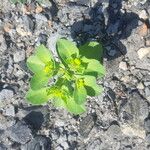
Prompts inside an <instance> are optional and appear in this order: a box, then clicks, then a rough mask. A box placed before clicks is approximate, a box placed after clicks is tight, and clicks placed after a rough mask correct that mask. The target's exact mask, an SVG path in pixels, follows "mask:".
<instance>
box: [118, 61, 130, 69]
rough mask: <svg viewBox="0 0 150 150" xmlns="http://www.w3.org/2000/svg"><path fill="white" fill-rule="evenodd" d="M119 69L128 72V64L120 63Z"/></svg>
mask: <svg viewBox="0 0 150 150" xmlns="http://www.w3.org/2000/svg"><path fill="white" fill-rule="evenodd" d="M119 68H120V69H122V70H124V71H126V70H128V66H127V63H126V62H123V61H122V62H120V63H119Z"/></svg>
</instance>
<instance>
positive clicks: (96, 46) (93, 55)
mask: <svg viewBox="0 0 150 150" xmlns="http://www.w3.org/2000/svg"><path fill="white" fill-rule="evenodd" d="M79 53H80V55H81V56H85V57H86V58H88V59H96V60H98V61H102V57H103V47H102V44H100V43H98V42H95V41H92V42H87V43H86V44H84V45H82V46H80V47H79Z"/></svg>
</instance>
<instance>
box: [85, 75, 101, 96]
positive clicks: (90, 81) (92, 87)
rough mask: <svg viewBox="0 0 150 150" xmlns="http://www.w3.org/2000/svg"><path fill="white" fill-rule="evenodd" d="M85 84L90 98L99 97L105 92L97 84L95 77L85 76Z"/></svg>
mask: <svg viewBox="0 0 150 150" xmlns="http://www.w3.org/2000/svg"><path fill="white" fill-rule="evenodd" d="M84 82H85V88H86V90H87V94H88V95H89V96H97V95H99V94H100V93H101V92H102V91H103V88H102V87H101V86H99V85H98V84H97V83H96V78H95V77H93V76H88V75H86V76H84Z"/></svg>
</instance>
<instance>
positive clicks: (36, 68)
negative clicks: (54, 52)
mask: <svg viewBox="0 0 150 150" xmlns="http://www.w3.org/2000/svg"><path fill="white" fill-rule="evenodd" d="M27 66H28V68H29V69H30V70H31V71H32V72H33V73H40V72H41V71H43V69H44V67H45V64H44V63H43V62H42V61H41V60H40V59H39V58H38V57H37V56H34V55H32V56H30V57H29V58H28V59H27Z"/></svg>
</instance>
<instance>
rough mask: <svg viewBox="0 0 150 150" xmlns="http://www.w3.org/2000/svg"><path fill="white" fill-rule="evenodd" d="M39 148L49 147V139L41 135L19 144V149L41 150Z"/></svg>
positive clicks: (47, 149)
mask: <svg viewBox="0 0 150 150" xmlns="http://www.w3.org/2000/svg"><path fill="white" fill-rule="evenodd" d="M41 149H42V150H50V149H51V142H50V139H49V138H47V137H45V136H42V135H38V136H36V137H34V139H32V140H31V141H30V142H28V143H26V144H25V145H22V146H21V150H41Z"/></svg>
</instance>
